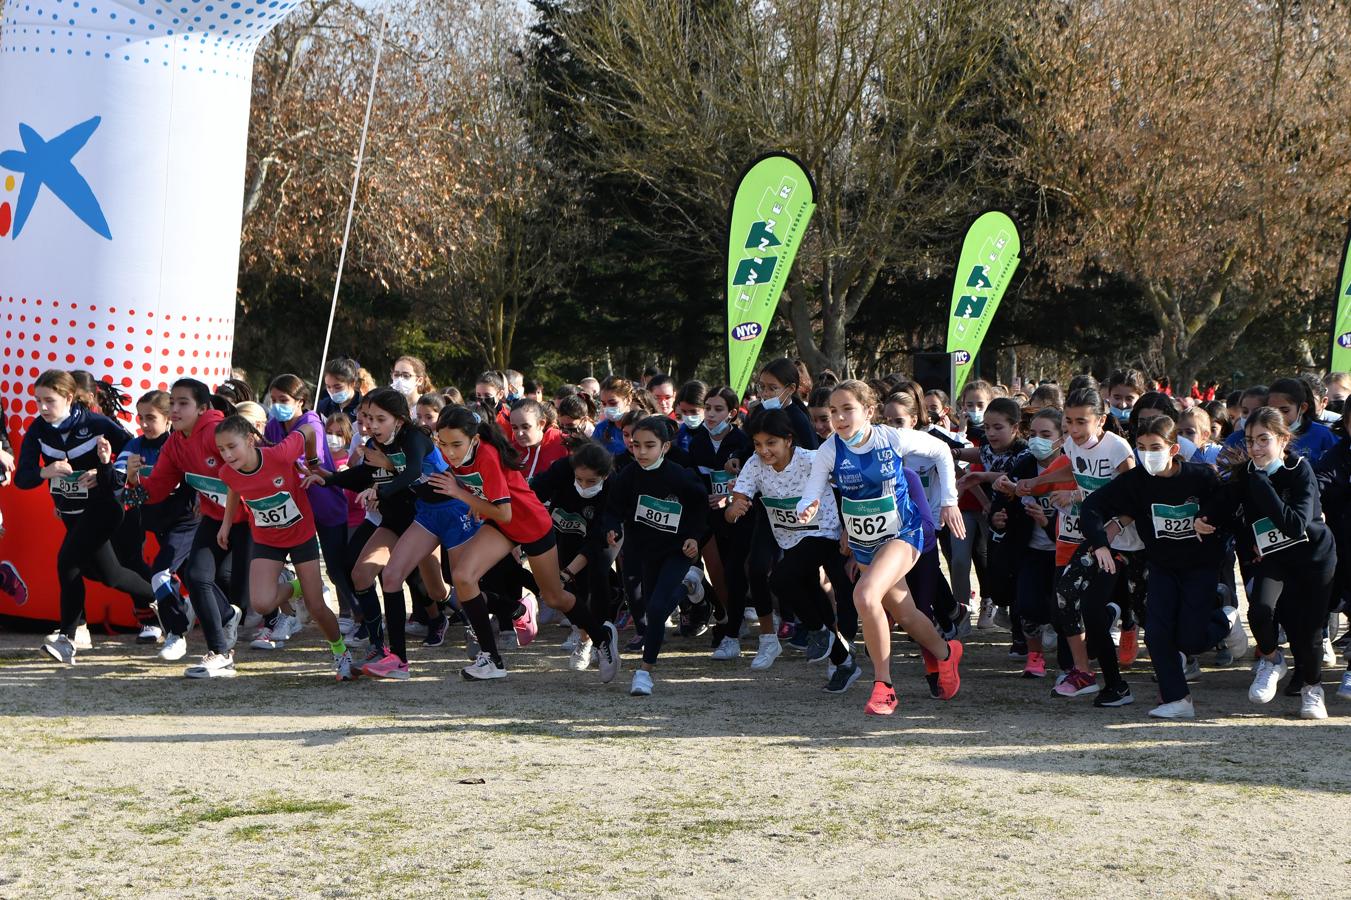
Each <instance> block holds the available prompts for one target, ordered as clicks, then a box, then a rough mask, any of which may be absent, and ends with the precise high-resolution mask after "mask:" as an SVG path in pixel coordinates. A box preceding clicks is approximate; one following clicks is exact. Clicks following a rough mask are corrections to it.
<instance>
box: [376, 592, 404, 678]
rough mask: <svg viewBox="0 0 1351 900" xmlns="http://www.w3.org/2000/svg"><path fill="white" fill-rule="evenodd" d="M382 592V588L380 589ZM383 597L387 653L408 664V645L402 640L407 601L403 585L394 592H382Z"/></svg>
mask: <svg viewBox="0 0 1351 900" xmlns="http://www.w3.org/2000/svg"><path fill="white" fill-rule="evenodd" d="M382 590H383V588H382ZM383 592H384V595H385V631H386V632H387V633H388V634H389V652H390V653H393V654H394V655H395V656H397V657H398V658H399V659H401V660H403V661H404V662H408V644H407V642H406V641H405V640H404V625H405V624H406V623H407V621H408V599H407V598H406V597H404V594H403V585H399V586H398V587H397V588H396V589H395V590H392V591H389V590H383Z"/></svg>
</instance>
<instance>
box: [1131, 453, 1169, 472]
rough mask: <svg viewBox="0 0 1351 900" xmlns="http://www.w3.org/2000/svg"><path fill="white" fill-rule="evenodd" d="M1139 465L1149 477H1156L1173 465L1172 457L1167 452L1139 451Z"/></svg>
mask: <svg viewBox="0 0 1351 900" xmlns="http://www.w3.org/2000/svg"><path fill="white" fill-rule="evenodd" d="M1138 452H1139V454H1140V465H1142V466H1144V467H1145V471H1146V472H1148V473H1149V474H1150V475H1158V474H1159V473H1160V472H1166V471H1168V467H1169V466H1171V465H1172V464H1173V455H1172V454H1171V453H1169V452H1168V451H1167V450H1140V451H1138Z"/></svg>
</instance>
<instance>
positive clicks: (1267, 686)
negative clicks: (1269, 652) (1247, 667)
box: [1248, 651, 1290, 703]
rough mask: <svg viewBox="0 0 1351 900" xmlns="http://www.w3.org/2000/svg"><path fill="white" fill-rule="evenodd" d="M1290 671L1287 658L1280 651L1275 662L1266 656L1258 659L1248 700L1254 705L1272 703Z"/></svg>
mask: <svg viewBox="0 0 1351 900" xmlns="http://www.w3.org/2000/svg"><path fill="white" fill-rule="evenodd" d="M1288 671H1290V668H1289V666H1287V665H1286V664H1285V656H1284V655H1283V654H1281V653H1280V652H1279V651H1278V652H1277V653H1276V658H1275V659H1274V660H1271V659H1267V658H1266V657H1265V656H1263V657H1262V658H1260V659H1258V660H1257V667H1256V669H1254V670H1253V679H1252V687H1250V688H1248V699H1249V700H1251V701H1252V702H1253V703H1270V702H1271V701H1272V699H1273V698H1274V697H1275V696H1276V688H1277V687H1278V686H1279V685H1280V683H1281V679H1282V678H1284V677H1285V673H1286V672H1288Z"/></svg>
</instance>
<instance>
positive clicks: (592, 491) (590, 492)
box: [572, 478, 605, 500]
mask: <svg viewBox="0 0 1351 900" xmlns="http://www.w3.org/2000/svg"><path fill="white" fill-rule="evenodd" d="M572 486H573V487H574V488H576V490H577V496H578V497H581V498H582V499H583V500H590V499H591V498H593V497H595V496H596V495H597V494H599V493H600V492H601V491H602V490H604V488H605V482H603V481H597V482H596V483H595V484H593V485H591V487H582V485H581V484H580V483H579V482H578V481H577V479H575V478H574V479H573V480H572Z"/></svg>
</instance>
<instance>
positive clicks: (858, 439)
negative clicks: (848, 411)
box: [844, 427, 870, 448]
mask: <svg viewBox="0 0 1351 900" xmlns="http://www.w3.org/2000/svg"><path fill="white" fill-rule="evenodd" d="M869 434H870V429H868V428H867V427H864V428H860V429H859V430H858V431H856V432H854V433H853V434H852V435H850V436H849V437H847V438H845V439H844V443H845V445H846V446H848V447H851V448H852V447H857V446H859V445H860V444H862V443H863V441H864V439H866V438H867V437H868V435H869Z"/></svg>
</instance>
